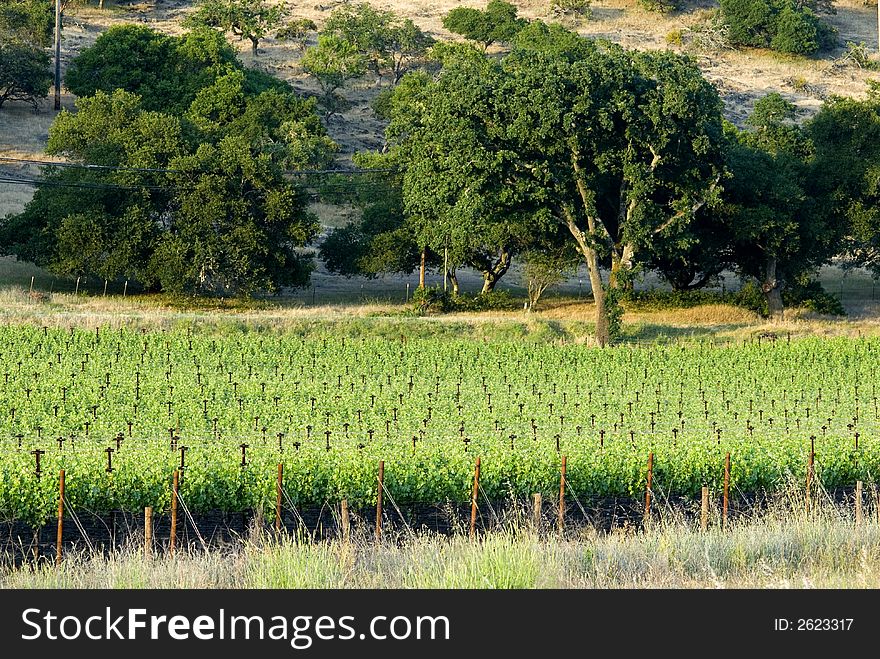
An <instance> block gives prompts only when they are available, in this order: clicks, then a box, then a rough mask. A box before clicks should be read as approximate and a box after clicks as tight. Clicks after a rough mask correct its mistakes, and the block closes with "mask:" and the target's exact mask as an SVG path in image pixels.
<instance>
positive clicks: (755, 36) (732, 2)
mask: <svg viewBox="0 0 880 659" xmlns="http://www.w3.org/2000/svg"><path fill="white" fill-rule="evenodd" d="M721 17H722V20H723V22H724V24H725V25H726V26H727V29H728V38H729V40H730V43H731V44H733V45H738V46H752V47H757V48H772V49H773V50H776V51H779V52H782V53H791V54H798V55H812V54H813V53H816V52H817V51H819V50H826V49H829V48H832V47H834V45H835V44H836V41H837V37H836V32H835V30H834V29H833V28H832V27H831V26H830V25H828V24H827V23H825V22H824V21H822V20H821V19H820V18H819V17H818V16H816V14H815V13H814V12H813V10H812V9H810V8H809V7H807V6H805V5H804V4H801V3H798V2H796V1H795V0H769V1H768V0H721Z"/></svg>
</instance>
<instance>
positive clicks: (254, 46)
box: [248, 37, 260, 57]
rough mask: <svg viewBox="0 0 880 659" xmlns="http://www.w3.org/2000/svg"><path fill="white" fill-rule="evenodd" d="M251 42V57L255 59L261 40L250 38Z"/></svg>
mask: <svg viewBox="0 0 880 659" xmlns="http://www.w3.org/2000/svg"><path fill="white" fill-rule="evenodd" d="M248 39H250V40H251V55H253V56H254V57H256V56H257V44H259V43H260V40H259V39H257V38H255V37H248Z"/></svg>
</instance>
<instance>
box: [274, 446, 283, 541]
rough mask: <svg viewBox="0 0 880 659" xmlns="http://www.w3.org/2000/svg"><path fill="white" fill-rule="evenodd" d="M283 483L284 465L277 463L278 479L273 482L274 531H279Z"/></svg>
mask: <svg viewBox="0 0 880 659" xmlns="http://www.w3.org/2000/svg"><path fill="white" fill-rule="evenodd" d="M283 485H284V465H283V464H281V463H280V462H279V463H278V480H277V482H276V484H275V533H279V534H280V533H281V492H282V487H283Z"/></svg>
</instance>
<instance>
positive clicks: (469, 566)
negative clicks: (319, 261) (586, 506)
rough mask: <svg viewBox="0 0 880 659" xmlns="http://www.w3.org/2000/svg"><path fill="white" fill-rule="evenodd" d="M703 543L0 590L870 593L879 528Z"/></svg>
mask: <svg viewBox="0 0 880 659" xmlns="http://www.w3.org/2000/svg"><path fill="white" fill-rule="evenodd" d="M790 503H791V505H786V504H782V505H777V506H774V507H773V508H772V509H771V510H770V511H769V512H766V513H762V514H761V515H760V516H755V517H753V518H752V519H750V520H747V521H744V522H740V523H736V524H733V525H731V527H730V528H728V529H727V530H726V531H722V530H720V529H718V528H717V527H716V528H710V530H709V531H708V532H702V531H700V530H699V529H698V528H695V527H694V526H693V524H689V523H686V522H685V521H684V520H681V519H678V520H672V521H668V522H665V523H663V524H662V525H658V526H655V527H654V528H653V529H652V530H650V531H648V532H644V533H641V532H640V533H635V532H625V531H617V532H613V533H610V534H600V533H597V532H596V531H594V530H591V529H583V530H581V531H580V532H578V534H577V537H573V538H565V539H560V538H558V537H555V536H553V535H550V536H547V535H541V536H539V535H537V534H535V533H534V532H533V531H531V530H530V529H529V528H528V527H527V526H526V525H524V524H514V525H511V526H509V527H508V528H506V529H504V530H498V531H493V532H490V533H488V534H487V535H484V536H483V537H481V538H480V539H479V540H478V541H477V542H473V541H470V540H469V539H468V538H467V536H466V535H461V534H459V535H455V536H452V537H445V536H435V535H419V536H399V537H396V538H388V539H387V540H386V541H385V542H383V543H381V544H375V543H373V542H371V541H369V540H368V539H367V538H352V539H351V540H350V541H349V542H343V541H341V540H337V541H330V542H310V541H307V540H302V541H300V542H296V541H293V540H291V539H286V540H283V541H281V542H276V541H275V540H274V539H271V538H266V537H263V538H260V537H256V536H255V537H251V538H249V539H247V540H245V541H243V542H242V543H241V544H238V545H235V546H230V547H229V548H228V549H226V550H223V551H212V552H200V551H196V552H190V553H179V554H178V555H177V557H175V558H169V557H167V556H164V555H163V556H155V557H153V558H152V560H145V559H144V557H143V553H142V551H143V550H142V547H140V546H137V544H136V543H135V542H133V544H132V546H131V548H130V549H128V550H126V551H123V552H120V553H118V554H116V555H114V556H112V557H110V558H104V557H93V556H89V555H86V554H78V555H68V556H67V558H66V560H65V562H64V564H63V565H62V566H61V567H60V568H56V567H55V566H54V565H51V564H48V563H46V564H42V565H39V566H37V567H34V566H26V567H23V568H18V569H12V568H6V569H5V570H3V571H2V572H0V586H2V587H4V588H877V587H880V526H878V525H877V524H876V522H874V521H870V518H869V520H868V521H866V523H865V524H862V525H860V526H856V525H855V524H854V522H853V520H852V518H851V516H850V515H849V512H848V510H845V509H842V508H839V507H834V506H831V505H826V506H825V507H824V508H823V509H822V510H819V511H814V512H813V514H810V515H807V514H805V513H804V512H803V509H802V508H800V507H799V506H797V505H796V502H795V501H794V500H792V501H791V502H790Z"/></svg>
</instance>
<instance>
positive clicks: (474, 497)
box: [470, 456, 480, 540]
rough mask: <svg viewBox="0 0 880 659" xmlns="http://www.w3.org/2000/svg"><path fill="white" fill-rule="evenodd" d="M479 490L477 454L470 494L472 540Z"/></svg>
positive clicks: (474, 533)
mask: <svg viewBox="0 0 880 659" xmlns="http://www.w3.org/2000/svg"><path fill="white" fill-rule="evenodd" d="M479 491H480V457H479V456H477V463H476V465H475V466H474V491H473V494H472V495H471V532H470V538H471V540H473V539H474V538H475V537H476V535H477V495H478V494H479Z"/></svg>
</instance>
